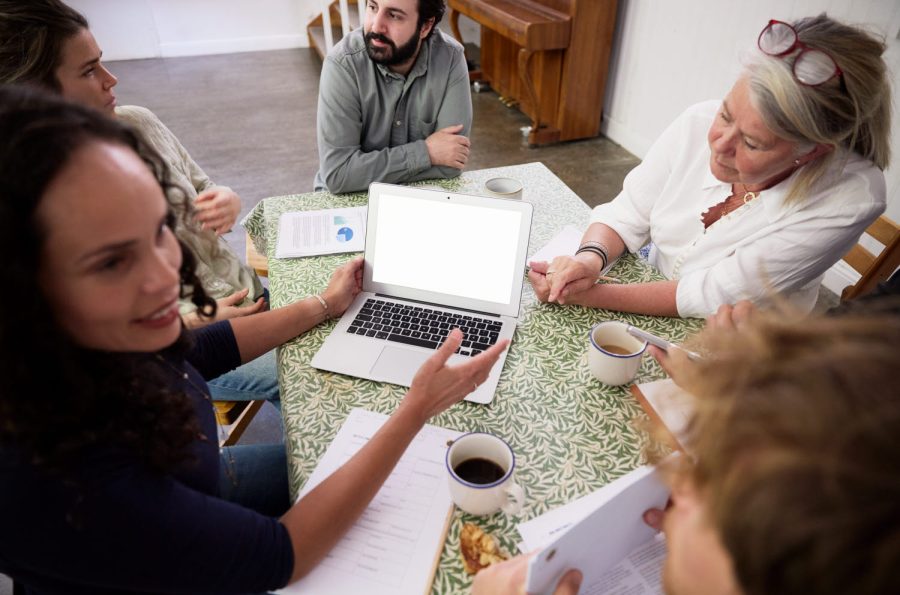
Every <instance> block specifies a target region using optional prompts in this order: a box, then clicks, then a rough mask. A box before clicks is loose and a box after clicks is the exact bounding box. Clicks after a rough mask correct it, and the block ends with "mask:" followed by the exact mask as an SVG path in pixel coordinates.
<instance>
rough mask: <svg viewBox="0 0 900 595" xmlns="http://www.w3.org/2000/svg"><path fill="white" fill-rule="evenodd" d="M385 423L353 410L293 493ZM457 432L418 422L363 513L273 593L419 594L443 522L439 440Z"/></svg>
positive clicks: (445, 501)
mask: <svg viewBox="0 0 900 595" xmlns="http://www.w3.org/2000/svg"><path fill="white" fill-rule="evenodd" d="M385 420H387V416H385V415H381V414H379V413H373V412H370V411H365V410H363V409H354V410H353V411H351V412H350V415H349V416H348V417H347V420H346V421H345V422H344V425H343V426H342V427H341V429H340V430H339V431H338V433H337V436H335V439H334V441H333V442H332V443H331V445H330V446H329V447H328V450H327V451H326V452H325V454H324V455H323V457H322V459H321V460H320V461H319V464H318V465H317V466H316V469H315V470H314V471H313V473H312V475H311V476H310V478H309V481H308V482H307V483H306V485H305V486H304V488H303V490H302V492H301V494H300V497H301V498H302V497H303V495H304V494H306V493H308V492H309V491H310V490H311V489H312V488H314V487H315V486H316V485H318V483H320V482H321V481H322V480H323V479H325V478H326V477H327V476H328V475H330V474H331V473H332V472H333V471H335V470H336V469H337V468H338V467H340V466H341V465H342V464H344V463H345V462H346V461H347V460H349V459H350V457H352V456H353V455H354V454H355V453H356V452H357V451H358V450H359V449H360V448H362V447H363V445H365V443H366V442H368V440H369V439H370V438H371V437H372V436H373V435H374V434H375V432H376V431H377V430H378V428H380V427H381V425H382V424H383V423H384V422H385ZM457 436H459V432H455V431H452V430H447V429H443V428H438V427H435V426H425V427H424V428H423V429H422V430H421V431H420V432H419V434H418V435H417V436H416V438H415V439H414V440H413V442H412V444H411V445H410V446H409V448H408V449H407V450H406V453H404V455H403V457H402V458H401V460H400V462H399V463H398V464H397V466H396V467H395V468H394V470H393V472H392V473H391V475H390V476H389V477H388V480H387V481H386V482H385V484H384V485H383V486H382V488H381V490H379V492H378V494H377V495H376V496H375V498H374V499H373V500H372V502H371V503H370V504H369V506H368V508H366V511H365V512H364V513H363V515H362V516H361V517H360V518H359V519H358V520H357V522H356V523H355V524H354V526H353V527H352V528H351V529H350V531H349V532H348V533H347V534H346V535H345V536H344V537H343V539H341V540H340V541H339V542H338V544H337V545H336V546H335V547H334V549H332V551H331V552H330V553H329V554H328V555H327V556H326V557H325V559H324V560H322V562H321V563H319V565H318V566H317V567H316V568H315V569H314V570H313V571H312V572H311V573H310V574H309V575H307V576H306V577H304V578H303V579H302V580H300V581H298V582H297V583H294V584H293V585H290V586H289V587H287V588H286V589H284V590H283V591H280V592H281V593H290V594H293V593H326V592H327V593H335V594H348V595H349V594H358V593H366V595H380V594H385V595H387V594H394V593H425V592H427V591H428V590H429V589H430V587H431V581H432V579H433V575H434V570H435V565H436V561H437V556H438V555H439V554H440V551H441V548H442V546H443V543H444V536H445V534H446V530H447V523H448V522H449V519H450V512H451V504H452V501H451V500H450V494H449V490H448V488H447V476H446V471H445V470H444V465H445V463H444V453H445V452H446V449H447V442H448V441H449V440H453V439H454V438H456V437H457Z"/></svg>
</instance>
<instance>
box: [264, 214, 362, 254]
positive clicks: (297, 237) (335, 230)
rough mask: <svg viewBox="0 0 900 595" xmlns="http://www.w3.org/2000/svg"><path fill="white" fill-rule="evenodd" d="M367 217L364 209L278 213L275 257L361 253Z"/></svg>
mask: <svg viewBox="0 0 900 595" xmlns="http://www.w3.org/2000/svg"><path fill="white" fill-rule="evenodd" d="M367 214H368V210H367V208H366V207H352V208H347V209H325V210H322V211H298V212H290V213H282V215H281V217H280V218H279V219H278V244H277V245H276V246H275V257H276V258H292V257H297V256H315V255H318V254H338V253H341V252H362V251H363V250H364V249H365V247H366V216H367Z"/></svg>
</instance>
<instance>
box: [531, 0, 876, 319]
mask: <svg viewBox="0 0 900 595" xmlns="http://www.w3.org/2000/svg"><path fill="white" fill-rule="evenodd" d="M884 50H885V45H884V43H883V42H882V41H879V40H878V39H876V38H875V37H873V36H872V35H870V34H869V33H867V32H865V31H863V30H862V29H860V28H856V27H851V26H848V25H845V24H842V23H839V22H837V21H834V20H832V19H830V18H828V17H827V16H825V15H824V14H823V15H820V16H818V17H812V18H805V19H801V20H798V21H796V22H794V23H793V24H789V23H784V22H781V21H776V20H772V21H770V22H769V23H768V24H767V25H766V26H765V27H764V28H763V30H762V32H761V33H760V35H759V38H758V48H757V49H756V50H754V51H753V53H752V55H751V56H750V57H749V59H748V60H747V63H746V64H745V67H744V71H743V73H742V74H741V76H740V77H739V78H738V80H737V82H736V83H735V85H734V87H733V88H732V89H731V91H730V92H729V93H728V95H727V96H726V97H725V99H724V100H722V101H712V102H705V103H701V104H698V105H695V106H693V107H691V108H689V109H688V110H687V111H686V112H684V114H682V115H681V116H680V117H679V118H678V119H677V120H676V121H675V122H674V123H673V124H672V125H670V126H669V128H668V129H667V130H666V131H665V132H664V133H663V134H662V136H661V137H660V138H659V139H658V140H657V141H656V143H655V144H654V145H653V147H652V148H651V149H650V151H649V153H648V154H647V157H646V159H645V160H644V161H643V163H641V165H639V166H638V167H636V168H635V169H634V170H633V171H632V172H631V173H629V174H628V176H627V177H626V179H625V183H624V187H623V189H622V192H621V193H620V194H619V195H618V196H617V197H616V198H615V199H614V200H613V201H611V202H610V203H608V204H603V205H600V206H598V207H596V208H595V209H594V212H593V215H592V217H591V225H590V226H589V227H588V229H587V231H586V233H585V234H584V238H583V240H582V243H581V246H580V247H579V249H578V251H577V252H576V254H574V255H573V256H562V257H558V258H556V259H554V261H553V262H552V263H549V264H548V263H540V262H538V263H533V265H532V271H531V273H530V275H529V277H530V280H531V282H532V284H533V286H534V287H535V291H536V293H537V294H538V297H539V298H540V299H541V300H543V301H549V302H558V303H560V304H580V305H584V306H592V307H597V308H605V309H608V310H619V311H627V312H636V313H642V314H655V315H664V316H675V315H678V316H704V315H708V314H711V313H713V312H715V311H716V309H717V308H718V307H719V306H720V305H722V304H731V303H735V302H737V301H739V300H742V299H747V300H750V301H752V302H754V303H756V304H757V305H759V304H762V303H764V302H766V301H767V300H768V298H769V297H770V296H771V295H772V294H773V293H778V294H781V295H782V296H783V297H785V298H787V299H788V300H789V301H790V302H792V303H793V304H794V305H796V306H797V307H798V308H800V309H803V310H807V311H808V310H810V309H811V308H812V306H813V304H814V303H815V301H816V296H817V292H818V287H819V284H820V282H821V278H822V276H823V274H824V273H825V271H826V270H827V269H828V268H829V267H830V266H831V265H833V264H834V263H835V262H837V261H838V260H839V259H840V258H841V256H843V255H844V254H845V253H846V252H847V251H848V250H849V249H850V248H851V247H852V246H853V244H854V243H855V242H856V241H857V240H858V239H859V237H860V235H861V234H862V233H863V231H864V230H865V229H866V227H868V225H869V224H870V223H871V222H872V221H874V220H875V219H876V218H877V217H878V216H879V215H880V214H881V213H882V212H883V211H884V209H885V202H886V200H885V194H886V190H885V181H884V174H883V173H882V170H884V169H885V168H886V167H887V165H888V162H889V159H890V139H889V134H890V132H889V131H890V105H891V97H890V86H889V82H888V74H887V68H886V65H885V63H884V60H883V59H882V57H881V56H882V54H883V52H884ZM648 244H649V246H650V250H649V261H650V263H651V264H653V265H654V266H656V267H657V268H658V269H659V271H660V272H661V273H662V274H663V275H665V277H666V278H667V280H666V281H658V282H651V283H637V284H628V285H612V284H604V285H597V284H596V281H597V279H598V277H599V275H600V273H601V271H602V270H603V269H604V268H605V267H606V265H607V263H609V262H611V261H612V260H614V259H615V258H617V257H618V256H619V255H621V254H622V253H623V252H624V251H625V250H628V251H630V252H637V251H639V250H640V249H641V248H642V247H644V246H646V245H648Z"/></svg>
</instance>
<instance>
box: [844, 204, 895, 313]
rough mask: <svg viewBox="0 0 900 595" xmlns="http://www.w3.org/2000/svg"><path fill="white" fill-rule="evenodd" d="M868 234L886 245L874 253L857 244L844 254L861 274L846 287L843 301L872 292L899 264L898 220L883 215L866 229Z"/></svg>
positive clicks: (848, 261) (845, 258)
mask: <svg viewBox="0 0 900 595" xmlns="http://www.w3.org/2000/svg"><path fill="white" fill-rule="evenodd" d="M866 235H869V236H871V237H872V238H874V239H875V240H876V241H877V242H878V243H880V244H881V245H882V246H884V248H883V249H882V250H881V252H880V253H878V254H873V253H872V252H870V251H869V250H868V249H867V248H865V247H863V245H862V244H857V245H855V246H853V248H851V249H850V251H849V252H847V254H845V255H844V261H846V262H847V264H849V265H850V266H851V267H853V269H854V270H855V271H856V272H858V273H859V274H860V275H862V276H861V277H860V278H859V281H857V282H856V283H855V284H854V285H848V286H847V287H845V288H844V291H843V292H841V301H842V302H845V301H847V300H852V299H854V298H856V297H859V296H861V295H865V294H867V293H869V292H870V291H872V290H873V289H875V288H876V287H877V286H878V284H879V283H881V282H883V281H885V280H887V278H888V277H890V276H891V274H892V273H893V272H894V271H895V270H897V267H898V266H900V228H898V227H897V224H896V223H894V222H893V221H891V220H890V219H889V218H888V217H886V216H885V215H882V216H881V217H879V218H878V219H876V220H875V222H874V223H872V225H870V226H869V227H868V229H866Z"/></svg>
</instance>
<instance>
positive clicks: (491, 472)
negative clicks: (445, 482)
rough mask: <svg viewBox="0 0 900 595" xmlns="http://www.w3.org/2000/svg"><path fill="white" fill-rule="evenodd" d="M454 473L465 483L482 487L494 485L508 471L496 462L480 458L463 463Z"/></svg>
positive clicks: (455, 468)
mask: <svg viewBox="0 0 900 595" xmlns="http://www.w3.org/2000/svg"><path fill="white" fill-rule="evenodd" d="M453 472H454V473H456V475H457V477H459V478H460V479H462V480H463V481H467V482H469V483H477V484H480V485H484V484H488V483H494V482H495V481H497V480H498V479H500V478H501V477H503V476H504V475H506V470H505V469H503V467H501V466H500V465H498V464H497V463H495V462H494V461H491V460H488V459H482V458H478V457H475V458H471V459H466V460H465V461H462V462H461V463H459V464H458V465H456V466H455V467H454V468H453Z"/></svg>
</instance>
